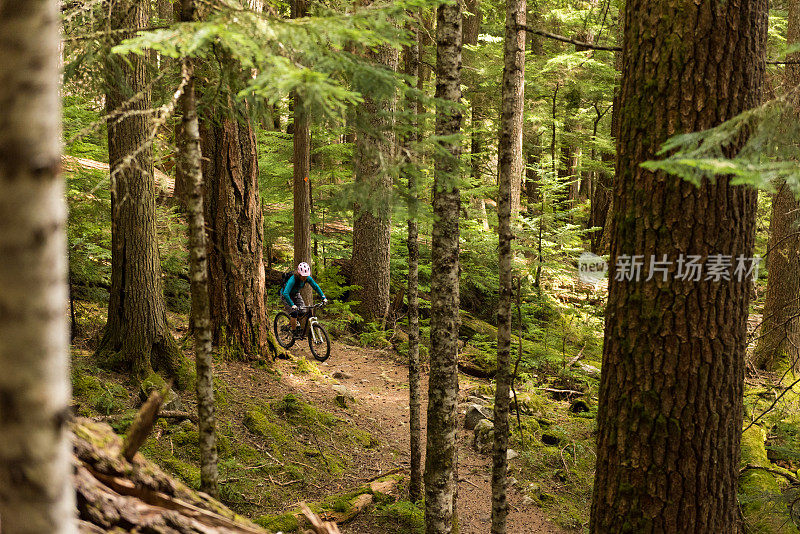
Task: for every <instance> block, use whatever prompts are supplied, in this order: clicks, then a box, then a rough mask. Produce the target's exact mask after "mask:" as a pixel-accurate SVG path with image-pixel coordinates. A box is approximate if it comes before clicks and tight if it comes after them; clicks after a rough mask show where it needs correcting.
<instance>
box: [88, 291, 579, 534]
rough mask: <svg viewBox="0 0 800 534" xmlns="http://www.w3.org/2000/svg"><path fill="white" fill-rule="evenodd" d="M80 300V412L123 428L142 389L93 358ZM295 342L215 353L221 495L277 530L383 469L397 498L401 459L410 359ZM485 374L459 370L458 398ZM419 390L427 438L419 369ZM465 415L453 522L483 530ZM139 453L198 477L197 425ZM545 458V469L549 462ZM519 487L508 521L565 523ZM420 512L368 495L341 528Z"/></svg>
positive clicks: (374, 529) (389, 526)
mask: <svg viewBox="0 0 800 534" xmlns="http://www.w3.org/2000/svg"><path fill="white" fill-rule="evenodd" d="M77 309H78V310H79V316H80V318H81V319H82V320H81V322H82V325H81V330H82V334H83V335H82V336H81V338H79V339H77V340H76V342H75V344H74V345H73V389H74V393H75V401H74V403H75V408H76V411H77V412H78V413H79V414H80V415H84V416H89V417H95V418H97V419H102V420H106V421H110V422H111V424H112V426H114V428H115V430H116V431H117V432H120V433H122V432H124V431H125V430H126V428H127V425H128V424H129V422H130V418H131V416H132V414H133V413H134V410H135V407H136V405H137V404H138V402H139V401H138V400H137V398H138V397H139V391H138V387H137V386H136V385H135V384H133V383H132V382H131V381H130V380H129V377H127V376H126V375H124V374H121V373H115V372H112V371H108V370H105V369H101V368H99V367H98V366H97V362H95V361H94V359H93V356H92V351H91V347H92V345H93V344H94V343H95V342H96V340H97V338H98V337H99V334H100V332H101V331H102V325H103V323H104V319H105V317H104V315H105V311H104V309H103V306H102V305H98V304H91V303H87V302H81V303H79V304H78V308H77ZM185 319H186V317H185V315H182V314H170V321H171V323H172V324H173V325H174V326H175V329H174V333H175V335H176V338H181V337H182V336H184V334H185V332H186V330H185ZM190 345H191V344H190V343H187V342H185V338H184V350H185V352H186V353H187V354H188V355H190V356H191V349H190ZM291 352H292V354H293V359H291V360H278V361H276V362H240V361H231V360H226V359H217V360H216V361H215V364H214V373H215V377H216V379H215V380H216V382H215V386H216V389H217V393H218V409H217V421H218V423H217V424H218V435H219V436H220V437H219V439H218V443H219V447H220V479H221V500H222V501H223V502H224V503H225V504H227V505H228V506H230V507H232V508H233V509H234V510H236V511H237V512H239V513H242V514H244V515H246V516H248V517H250V518H252V519H254V520H256V521H257V522H259V523H260V524H262V525H264V526H266V527H267V528H270V529H272V530H273V531H278V530H283V531H284V532H290V531H292V527H291V522H289V523H286V522H285V518H286V517H288V516H290V515H291V514H286V513H287V512H292V511H293V510H295V509H296V507H297V505H298V503H299V502H301V501H306V502H309V503H315V504H316V506H317V507H316V509H318V510H334V511H336V510H339V511H341V510H340V508H342V503H343V502H346V501H347V500H348V499H350V497H351V496H352V495H354V494H355V493H356V492H357V491H358V489H359V488H361V491H363V488H364V487H365V484H366V483H368V482H369V481H371V480H373V479H377V478H380V477H382V476H384V475H386V474H392V473H404V474H405V479H403V480H401V482H400V484H401V486H400V496H401V498H402V494H403V492H404V491H405V485H407V473H408V465H409V452H408V451H409V410H408V377H407V366H406V364H405V363H404V362H403V361H402V360H401V358H400V356H399V355H398V354H397V353H396V352H394V351H393V350H376V349H372V348H365V347H359V346H351V345H347V344H343V343H339V342H334V343H333V346H332V350H331V357H330V359H329V360H328V361H327V362H325V363H319V362H315V361H314V360H313V358H312V357H311V354H310V351H309V350H308V347H307V344H305V343H300V342H298V343H297V344H296V346H295V347H293V348H292V350H291ZM334 375H336V377H337V378H334ZM488 383H489V382H488V381H487V380H480V379H474V378H471V377H468V376H466V375H463V374H462V375H460V393H459V399H460V402H463V400H464V398H465V397H466V395H467V394H468V393H469V392H474V391H475V390H476V389H477V388H479V387H481V386H486V385H488ZM338 386H344V387H346V388H347V390H348V392H349V394H351V395H352V397H353V399H349V400H348V402H347V403H346V405H345V406H341V405H340V402H337V400H336V396H337V391H336V390H335V389H334V387H338ZM339 389H340V388H339ZM422 389H423V410H422V415H423V436H424V424H425V421H424V416H425V408H426V397H427V380H426V379H425V381H424V382H423V388H422ZM180 397H181V402H182V407H181V409H184V410H186V411H188V412H189V413H196V406H195V403H194V392H193V391H184V392H180ZM463 423H464V420H463V414H459V420H458V424H459V432H458V445H459V487H458V514H459V523H460V526H461V530H460V531H461V532H462V533H464V534H478V533H484V532H488V530H489V528H490V524H491V458H490V456H487V455H482V454H479V453H478V452H477V451H476V450H475V449H474V448H473V446H472V432H471V431H467V430H464V428H463V426H464V425H463ZM423 447H424V442H423ZM521 452H522V456H521V457H520V458H518V459H515V460H511V461H510V462H509V464H510V476H513V477H516V478H518V479H520V480H525V479H528V480H531V479H532V478H531V477H530V476H528V477H526V476H523V471H524V470H525V469H524V467H522V465H523V464H522V462H526V461H528V460H529V458H528V456H527V454H526V452H525V451H521ZM142 453H143V454H145V456H148V457H149V458H150V459H152V460H154V461H156V462H157V463H159V464H160V465H161V466H162V468H164V469H165V470H167V471H169V472H171V473H172V474H173V475H175V476H177V477H178V478H181V479H182V480H183V481H184V482H186V483H188V484H189V485H190V486H192V487H196V486H197V483H198V481H199V479H198V471H197V468H196V465H197V463H196V462H197V460H198V459H199V457H198V451H197V447H196V427H194V425H192V424H190V423H189V421H183V422H180V421H165V420H161V421H160V422H159V425H157V427H156V429H155V430H154V433H153V435H152V436H151V438H150V439H149V440H148V443H147V444H146V445H145V447H144V448H143V449H142ZM423 454H424V452H423ZM556 454H557V453H556ZM423 461H424V457H423ZM518 462H519V463H518ZM544 468H545V469H547V472H548V475H552V474H553V472H554V471H555V469H549V468H548V467H547V466H545V467H544ZM528 474H530V473H528ZM527 489H529V488H528V487H527V482H518V483H517V484H516V485H514V486H511V487H509V491H508V496H509V504H510V513H509V517H508V531H509V532H511V533H515V534H527V533H543V534H544V533H562V532H567V531H565V530H563V529H562V528H560V527H559V526H557V525H556V523H555V522H554V521H551V520H550V519H548V517H552V518H554V519H555V516H556V515H557V513H555V512H553V510H548V509H543V508H540V504H541V502H543V501H539V500H537V501H536V502H533V501H531V499H527V504H525V503H523V500H524V499H525V491H526V490H527ZM528 493H532V492H530V491H529V492H528ZM559 498H560V496H559ZM551 504H552V501H551ZM313 507H314V504H312V508H313ZM281 514H283V515H281ZM420 521H421V510H420V509H419V508H417V507H415V506H413V505H412V504H411V503H408V502H400V503H394V504H392V505H387V503H386V501H383V502H381V501H380V499H379V498H378V497H377V496H376V499H375V503H374V505H372V506H369V507H367V508H366V509H365V510H363V511H362V512H361V513H360V514H358V515H356V516H355V518H353V519H352V520H350V521H348V522H347V523H346V524H344V525H342V526H341V529H342V532H343V533H344V534H348V533H351V534H355V533H361V534H370V533H375V534H378V533H381V534H389V533H398V534H400V533H411V532H417V531H418V529H419V526H420ZM562 524H563V523H562ZM576 526H577V525H576Z"/></svg>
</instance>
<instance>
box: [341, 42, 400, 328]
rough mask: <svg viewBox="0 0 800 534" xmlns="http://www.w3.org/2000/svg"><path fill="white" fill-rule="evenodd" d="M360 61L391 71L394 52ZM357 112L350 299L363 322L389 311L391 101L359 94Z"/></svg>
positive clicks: (384, 50) (391, 98)
mask: <svg viewBox="0 0 800 534" xmlns="http://www.w3.org/2000/svg"><path fill="white" fill-rule="evenodd" d="M366 57H367V58H368V59H369V60H372V61H374V62H375V63H377V64H380V65H383V66H385V67H387V68H389V69H391V70H393V71H396V70H397V63H398V54H397V50H396V49H394V48H392V47H389V46H382V47H380V48H379V49H378V50H377V51H367V52H366ZM363 96H364V103H363V104H362V112H361V113H358V114H356V115H355V117H354V119H355V124H356V127H357V128H356V129H357V132H356V146H355V157H354V159H355V175H356V184H357V187H358V189H357V193H358V194H359V196H360V197H361V200H360V201H358V202H356V204H355V207H354V219H355V220H354V223H353V256H352V258H353V283H354V284H356V285H358V286H360V289H358V290H357V291H356V292H355V299H356V300H357V301H359V302H360V304H359V306H358V312H359V313H360V314H361V315H362V316H363V317H364V318H365V319H366V320H368V321H375V320H380V319H382V318H383V317H384V316H385V315H386V313H387V312H388V310H389V285H390V279H389V274H390V273H389V258H390V250H389V239H390V230H391V205H392V202H391V197H392V171H391V166H392V160H393V158H394V134H393V132H392V128H393V124H394V118H393V115H394V110H395V105H396V104H395V101H396V97H395V95H394V93H393V92H392V94H391V95H375V94H370V92H368V91H367V92H365V93H364V95H363Z"/></svg>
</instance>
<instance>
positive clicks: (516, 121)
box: [492, 0, 526, 534]
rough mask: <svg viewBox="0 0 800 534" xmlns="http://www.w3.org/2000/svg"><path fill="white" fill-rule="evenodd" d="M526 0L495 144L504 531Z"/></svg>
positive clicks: (508, 52) (519, 5) (495, 519)
mask: <svg viewBox="0 0 800 534" xmlns="http://www.w3.org/2000/svg"><path fill="white" fill-rule="evenodd" d="M525 15H526V1H525V0H506V35H505V52H504V56H505V65H504V68H503V85H502V95H501V99H502V109H501V114H500V138H499V140H498V144H497V147H498V148H497V152H498V157H499V160H500V161H499V164H498V167H499V173H498V177H497V181H498V183H499V186H500V191H499V197H498V203H497V222H498V238H499V247H498V260H499V261H498V263H499V279H500V301H499V304H498V309H497V374H496V375H495V397H494V450H493V455H492V534H505V533H506V516H507V515H508V501H507V500H506V483H507V478H506V472H507V470H508V460H507V457H506V455H507V452H508V434H509V431H508V405H509V399H508V393H509V391H510V387H511V363H510V356H509V352H510V346H511V260H512V252H511V241H512V240H513V239H514V235H513V233H512V232H511V217H512V205H513V203H514V193H513V189H514V187H513V183H514V181H518V180H519V178H518V177H520V176H522V173H523V162H522V117H523V105H524V100H525V85H524V84H525V33H526V32H525V30H524V29H523V28H524V27H525V25H526V20H525V19H526V16H525Z"/></svg>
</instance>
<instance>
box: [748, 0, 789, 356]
mask: <svg viewBox="0 0 800 534" xmlns="http://www.w3.org/2000/svg"><path fill="white" fill-rule="evenodd" d="M786 34H787V35H786V40H787V41H788V44H790V45H791V44H797V43H798V42H800V3H798V1H797V0H793V1H792V2H790V3H789V21H788V27H787V32H786ZM798 58H800V54H792V55H791V57H789V58H787V59H788V60H790V61H791V60H794V61H797V59H798ZM784 72H785V73H784V85H785V87H786V88H787V90H788V89H790V88H793V87H795V86H796V85H797V84H798V83H800V66H798V65H793V64H789V65H786V67H785V71H784ZM792 103H793V104H794V106H795V108H796V109H798V110H800V99H797V98H795V99H793V101H792ZM798 219H800V202H798V201H797V199H795V197H794V194H793V193H792V191H791V189H790V188H789V186H787V185H786V182H782V183H780V184H778V192H777V193H776V194H775V195H773V197H772V218H771V219H770V224H769V252H768V255H767V271H768V273H769V274H768V277H767V296H766V299H765V300H764V312H763V320H762V322H761V331H760V334H759V336H760V337H759V339H758V343H757V344H756V348H755V352H754V353H753V364H754V365H755V366H756V367H758V368H760V369H768V370H774V369H775V368H776V367H777V366H778V364H779V363H780V362H781V360H784V359H788V360H789V361H790V362H791V363H792V366H793V367H794V368H795V369H796V370H800V230H798V227H797V221H798Z"/></svg>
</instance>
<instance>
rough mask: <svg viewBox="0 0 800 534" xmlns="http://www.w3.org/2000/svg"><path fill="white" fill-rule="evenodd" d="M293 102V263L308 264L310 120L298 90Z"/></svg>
mask: <svg viewBox="0 0 800 534" xmlns="http://www.w3.org/2000/svg"><path fill="white" fill-rule="evenodd" d="M305 16H306V2H305V0H292V18H301V17H305ZM292 101H293V103H294V130H293V132H292V138H293V141H294V153H293V181H292V184H293V185H292V189H293V198H294V265H293V267H297V265H299V264H300V262H306V263H308V264H309V265H311V121H310V120H309V116H308V111H307V110H306V109H305V107H304V106H303V102H302V101H301V99H300V96H299V95H298V94H297V93H294V94H293V95H292ZM301 294H302V296H303V300H304V301H305V302H306V304H309V305H310V304H311V303H312V300H311V299H312V291H311V286H310V285H306V287H304V288H303V290H302V291H301Z"/></svg>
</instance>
